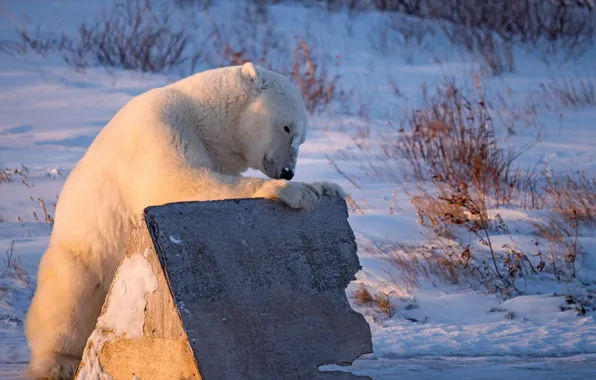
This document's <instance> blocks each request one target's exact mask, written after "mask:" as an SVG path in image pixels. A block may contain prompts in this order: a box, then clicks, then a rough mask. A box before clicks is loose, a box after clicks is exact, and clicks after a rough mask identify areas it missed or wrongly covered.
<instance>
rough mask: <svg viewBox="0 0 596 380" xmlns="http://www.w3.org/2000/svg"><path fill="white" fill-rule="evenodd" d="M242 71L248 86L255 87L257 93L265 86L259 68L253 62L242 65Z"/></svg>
mask: <svg viewBox="0 0 596 380" xmlns="http://www.w3.org/2000/svg"><path fill="white" fill-rule="evenodd" d="M241 73H242V78H243V79H244V82H245V83H246V86H247V87H248V88H251V89H254V90H255V91H256V92H257V93H258V92H261V90H263V89H264V88H265V81H264V80H263V79H262V78H261V77H260V76H259V73H258V72H257V68H256V66H255V65H254V64H253V63H252V62H246V63H245V64H244V65H242V69H241Z"/></svg>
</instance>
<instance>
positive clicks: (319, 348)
mask: <svg viewBox="0 0 596 380" xmlns="http://www.w3.org/2000/svg"><path fill="white" fill-rule="evenodd" d="M347 218H348V211H347V207H346V204H345V201H344V200H342V199H338V198H328V197H323V198H322V199H321V201H320V204H319V205H318V207H317V208H316V209H315V210H314V211H310V212H308V211H297V210H293V209H290V208H288V207H286V206H284V205H282V204H280V203H277V202H272V201H268V200H264V199H239V200H224V201H213V202H185V203H172V204H167V205H163V206H156V207H149V208H147V209H146V210H145V222H146V225H145V226H141V228H146V229H145V232H143V231H137V233H136V234H135V237H133V239H132V242H131V244H129V248H128V250H127V254H126V255H125V257H132V256H131V255H135V252H137V254H138V253H139V252H145V254H144V257H145V258H147V260H148V262H149V263H151V265H152V267H153V272H154V273H156V275H157V277H158V286H157V289H158V290H157V293H159V294H162V293H163V294H162V295H153V296H150V295H147V296H146V299H147V300H148V301H147V307H146V310H145V325H144V334H145V336H144V337H143V338H142V339H141V340H138V341H136V343H135V342H128V343H126V344H124V343H120V344H116V343H117V342H116V343H115V342H114V339H116V340H117V339H127V338H126V337H125V336H124V337H120V338H110V339H111V341H110V342H108V343H109V345H110V346H108V348H109V349H108V350H107V351H108V353H107V354H106V356H105V358H102V357H101V355H100V356H99V360H103V361H102V363H101V364H103V362H105V363H107V364H106V365H107V366H108V367H109V368H110V371H111V373H110V374H111V375H112V376H113V378H114V379H116V378H119V377H121V378H123V379H124V378H127V376H130V375H131V374H133V375H135V376H136V375H138V374H139V371H138V370H137V371H136V372H135V370H133V369H131V367H132V366H133V365H132V364H131V363H133V362H135V361H138V362H139V364H138V366H139V368H142V364H140V362H141V361H142V356H140V354H138V352H139V351H146V352H148V353H151V355H152V356H153V357H151V358H147V360H150V361H159V360H160V358H159V354H158V353H157V352H158V351H159V349H157V348H156V347H158V346H159V347H162V346H164V347H166V346H168V345H169V346H171V347H174V346H172V343H171V342H173V341H174V340H176V339H183V340H184V341H186V342H187V343H188V344H189V347H190V350H188V351H189V354H188V355H192V358H189V360H188V362H190V363H192V362H194V363H195V364H196V367H194V368H196V371H194V370H193V368H191V367H193V366H191V367H188V366H187V365H186V364H184V363H182V364H180V365H178V364H177V365H173V363H164V366H167V365H168V364H169V365H171V366H173V367H177V368H182V367H184V368H186V369H184V371H183V372H184V373H186V375H184V378H202V379H206V380H223V379H230V380H249V379H255V380H266V379H276V380H277V379H280V380H281V379H363V378H364V377H359V376H355V375H353V374H351V373H348V372H327V371H324V372H320V371H319V370H318V367H319V366H321V365H325V364H349V363H351V362H352V361H353V360H355V359H356V358H358V357H359V356H361V355H363V354H366V353H371V352H372V342H371V332H370V328H369V325H368V323H367V322H366V321H365V319H364V317H363V316H362V315H361V314H359V313H357V312H355V311H354V310H353V309H352V308H351V307H350V304H349V302H348V299H347V297H346V293H345V289H346V286H347V285H348V284H349V283H350V281H352V280H354V279H355V277H354V275H355V273H356V272H357V271H358V270H359V269H360V268H361V267H360V263H359V260H358V256H357V255H356V249H357V247H356V242H355V238H354V234H353V232H352V229H351V228H350V225H349V224H348V222H347ZM147 230H148V231H147ZM146 246H148V247H146ZM156 267H157V268H156ZM117 276H118V274H117ZM162 278H163V280H162ZM115 281H116V279H115ZM162 284H163V285H162ZM163 289H166V290H165V291H164V290H163ZM152 297H153V298H152ZM164 297H165V298H164ZM109 298H110V296H108V300H107V301H106V303H108V302H109ZM166 298H167V300H166V301H164V299H166ZM165 304H171V305H173V307H171V306H167V305H166V306H167V307H166V306H163V305H165ZM104 309H106V306H104ZM173 310H175V311H174V312H172V311H173ZM104 312H105V310H104ZM169 314H176V315H169ZM162 325H167V326H166V327H167V328H165V327H163V326H162ZM177 325H180V326H181V328H178V327H177ZM104 341H106V339H104ZM141 341H142V342H141ZM143 342H145V343H143ZM164 342H165V343H164ZM135 345H136V346H135ZM148 345H149V346H151V347H148ZM88 346H89V344H88ZM91 346H93V344H92V345H91ZM95 346H97V344H96V345H95ZM134 347H137V348H134ZM141 347H142V348H141ZM175 347H177V348H175V349H176V350H178V351H180V352H183V351H184V347H182V348H180V347H178V346H175ZM88 349H89V347H88ZM99 349H101V347H99ZM171 349H172V348H170V350H171ZM129 351H133V352H132V353H127V352H129ZM135 355H136V356H135ZM184 355H186V354H184ZM137 356H138V358H137ZM156 356H157V357H156ZM120 357H122V358H124V357H126V358H128V359H127V361H128V363H129V364H126V363H117V362H118V360H119V358H120ZM84 359H85V358H84ZM193 359H194V360H193ZM135 365H137V364H135ZM127 366H128V367H127ZM155 370H163V369H162V368H159V367H156V369H154V371H155ZM163 371H165V370H163ZM116 372H119V373H122V376H114V375H116ZM160 376H162V377H163V376H169V375H167V374H166V372H163V373H162V374H161V375H160ZM141 378H143V377H141ZM176 378H180V376H178V377H176Z"/></svg>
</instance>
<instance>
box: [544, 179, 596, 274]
mask: <svg viewBox="0 0 596 380" xmlns="http://www.w3.org/2000/svg"><path fill="white" fill-rule="evenodd" d="M544 191H545V193H546V196H545V199H546V206H545V207H546V208H547V210H548V216H547V218H545V220H544V221H543V222H540V223H534V228H535V232H536V233H537V235H538V236H540V237H541V238H542V239H543V240H544V241H545V242H546V246H547V248H548V254H545V255H546V256H547V257H548V264H547V263H545V264H543V266H544V267H545V268H544V270H546V271H548V272H549V273H553V274H554V275H555V276H556V277H557V278H558V279H572V278H575V277H576V276H577V274H578V272H579V270H580V269H581V266H582V263H583V260H584V257H585V251H584V248H583V247H582V245H581V239H580V238H581V237H582V234H583V233H589V230H590V229H592V228H593V227H594V225H595V223H596V177H588V176H586V175H585V173H576V174H575V175H565V176H562V177H561V178H555V179H553V178H548V180H547V184H546V186H545V187H544Z"/></svg>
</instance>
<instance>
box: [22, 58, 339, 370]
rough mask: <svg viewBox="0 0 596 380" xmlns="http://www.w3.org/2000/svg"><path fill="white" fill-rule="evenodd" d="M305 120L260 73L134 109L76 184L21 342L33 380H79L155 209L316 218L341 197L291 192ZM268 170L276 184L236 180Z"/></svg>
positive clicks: (120, 117)
mask: <svg viewBox="0 0 596 380" xmlns="http://www.w3.org/2000/svg"><path fill="white" fill-rule="evenodd" d="M306 132H307V114H306V111H305V106H304V103H303V100H302V97H301V95H300V92H299V91H298V89H297V88H296V87H295V86H294V85H293V84H292V83H291V82H290V81H289V80H288V78H286V77H284V76H283V75H281V74H278V73H276V72H273V71H270V70H266V69H264V68H262V67H259V66H256V65H254V64H252V63H250V62H249V63H246V64H244V65H240V66H230V67H224V68H219V69H213V70H207V71H203V72H200V73H197V74H194V75H192V76H189V77H188V78H184V79H182V80H180V81H178V82H175V83H173V84H170V85H167V86H164V87H161V88H157V89H153V90H150V91H148V92H146V93H144V94H141V95H139V96H136V97H134V98H133V99H131V100H130V101H129V102H128V103H127V104H126V105H125V106H124V107H123V108H122V109H121V110H120V111H119V112H118V113H116V115H115V116H114V117H113V119H112V120H111V121H110V122H109V123H108V124H107V125H106V126H105V127H104V128H103V129H102V131H101V132H100V133H99V134H98V135H97V137H96V138H95V140H94V141H93V143H92V144H91V146H90V147H89V149H88V151H87V152H86V154H85V155H84V156H83V157H82V158H81V160H80V161H79V162H78V163H77V164H76V166H75V167H74V169H73V170H72V172H71V173H70V175H69V176H68V178H67V180H66V182H65V184H64V187H63V189H62V192H61V194H60V198H59V202H58V205H57V208H56V215H55V224H54V228H53V231H52V235H51V237H50V242H49V246H48V248H47V250H46V252H45V253H44V255H43V257H42V259H41V262H40V266H39V274H38V284H37V289H36V292H35V295H34V297H33V300H32V304H31V307H30V309H29V311H28V314H27V319H26V323H25V332H26V335H27V339H28V344H29V347H30V349H31V360H30V363H29V367H28V368H27V371H26V372H25V375H26V376H27V377H30V378H60V379H62V378H72V377H73V376H74V373H75V371H76V368H77V366H78V364H79V362H80V358H81V355H82V353H83V349H84V346H85V344H86V341H87V338H88V337H89V335H90V334H91V332H92V331H93V329H94V327H95V323H96V320H97V317H98V316H99V313H100V311H101V307H102V305H103V302H104V299H105V297H106V294H107V291H108V289H109V286H110V283H111V281H112V279H113V276H114V273H115V271H116V267H117V265H118V263H119V260H120V258H121V255H122V253H123V250H124V248H125V244H126V242H127V240H128V239H129V236H130V234H131V232H132V229H133V227H134V224H135V222H136V221H137V220H138V218H139V216H140V215H141V214H142V212H143V210H144V209H145V208H146V207H147V206H150V205H159V204H164V203H169V202H177V201H190V200H194V201H199V200H200V201H206V200H219V199H227V198H268V199H273V200H277V201H280V202H283V203H285V204H287V205H288V206H290V207H292V208H300V209H312V208H313V207H314V206H315V204H316V202H317V200H318V198H319V196H320V195H322V194H334V195H339V196H341V197H344V196H345V194H344V192H343V190H342V189H341V188H340V187H339V186H338V185H336V184H333V183H328V182H318V183H312V184H307V183H301V182H290V181H289V180H291V179H292V177H293V176H294V171H295V166H296V158H297V155H298V150H299V146H300V144H302V143H303V142H304V139H305V136H306ZM248 168H253V169H256V170H260V171H261V172H262V173H264V174H265V175H266V176H267V177H268V178H270V179H260V178H248V177H242V176H240V173H242V172H244V171H246V170H247V169H248Z"/></svg>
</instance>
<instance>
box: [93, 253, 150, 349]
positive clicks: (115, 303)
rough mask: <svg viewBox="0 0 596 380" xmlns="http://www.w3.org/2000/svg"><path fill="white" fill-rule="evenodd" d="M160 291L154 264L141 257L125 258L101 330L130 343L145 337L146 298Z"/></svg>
mask: <svg viewBox="0 0 596 380" xmlns="http://www.w3.org/2000/svg"><path fill="white" fill-rule="evenodd" d="M155 290H157V277H156V276H155V274H154V273H153V269H151V264H149V261H147V259H146V258H145V256H143V255H141V254H140V253H137V254H133V255H132V256H130V257H126V258H124V260H123V261H122V264H121V265H120V268H119V269H118V271H117V272H116V277H115V279H114V282H113V285H112V288H111V289H110V299H109V302H108V307H107V309H106V311H105V313H104V314H103V315H102V316H101V317H100V318H99V320H98V322H97V326H98V327H102V328H106V329H110V330H112V331H114V332H115V333H116V334H117V335H125V336H126V337H127V338H129V339H135V338H140V337H142V336H143V325H144V324H145V306H147V301H146V300H145V295H146V294H148V293H151V292H153V291H155Z"/></svg>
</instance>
